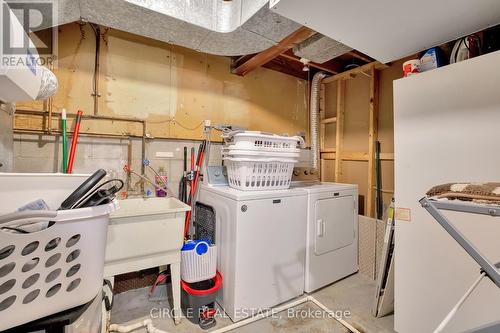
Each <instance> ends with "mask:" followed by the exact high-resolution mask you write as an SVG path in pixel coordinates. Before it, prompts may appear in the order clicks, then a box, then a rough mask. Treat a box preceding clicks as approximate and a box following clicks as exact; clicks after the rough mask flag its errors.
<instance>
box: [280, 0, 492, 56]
mask: <svg viewBox="0 0 500 333" xmlns="http://www.w3.org/2000/svg"><path fill="white" fill-rule="evenodd" d="M271 7H272V8H273V10H274V11H275V12H276V13H278V14H280V15H283V16H285V17H287V18H289V19H292V20H295V21H296V22H298V23H301V24H303V25H305V26H307V27H309V28H311V29H314V30H315V31H318V32H319V33H322V34H324V35H325V36H328V37H330V38H333V39H335V40H337V41H340V42H342V43H346V44H347V45H349V46H351V47H353V48H355V49H356V50H359V51H361V52H363V53H365V54H367V55H368V56H370V57H372V58H374V59H377V60H379V61H381V62H383V63H387V62H390V61H394V60H397V59H401V58H403V57H405V56H408V55H411V54H415V53H417V52H420V51H422V50H425V49H428V48H430V47H433V46H437V45H440V44H444V43H446V42H449V41H452V40H455V39H457V38H460V37H463V36H466V35H468V34H471V33H474V32H477V31H480V30H483V29H485V28H487V27H490V26H493V25H496V24H499V23H500V1H498V0H480V1H471V0H454V1H435V0H420V1H417V2H415V1H410V0H399V1H394V0H378V1H373V0H356V1H345V0H315V1H314V4H312V2H309V1H303V0H272V1H271Z"/></svg>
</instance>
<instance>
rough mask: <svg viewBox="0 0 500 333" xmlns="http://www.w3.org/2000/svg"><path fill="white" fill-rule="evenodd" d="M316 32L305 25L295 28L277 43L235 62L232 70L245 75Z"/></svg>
mask: <svg viewBox="0 0 500 333" xmlns="http://www.w3.org/2000/svg"><path fill="white" fill-rule="evenodd" d="M315 33H316V32H315V31H314V30H311V29H309V28H307V27H301V28H299V29H297V30H296V31H295V32H293V33H291V34H290V35H289V36H288V37H286V38H285V39H283V40H282V41H281V42H279V43H278V44H276V45H274V46H271V47H270V48H268V49H266V50H264V51H262V52H260V53H257V54H256V55H254V56H253V57H251V58H250V59H248V60H246V61H244V62H241V63H238V62H237V63H235V64H234V66H233V68H234V69H233V70H232V72H233V73H234V74H237V75H242V76H243V75H245V74H247V73H248V72H250V71H252V70H254V69H256V68H259V67H261V66H263V65H264V64H266V63H268V62H270V61H271V60H273V59H274V58H276V57H278V56H279V55H280V54H282V53H284V52H286V51H288V50H289V49H291V48H293V47H294V46H295V45H297V44H300V43H301V42H303V41H305V40H306V39H307V38H309V37H311V36H312V35H314V34H315Z"/></svg>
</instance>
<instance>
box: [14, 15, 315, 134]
mask: <svg viewBox="0 0 500 333" xmlns="http://www.w3.org/2000/svg"><path fill="white" fill-rule="evenodd" d="M94 52H95V38H94V34H93V31H92V30H91V28H90V26H89V25H83V26H80V25H79V24H77V23H71V24H68V25H64V26H61V27H60V29H59V49H58V57H59V62H58V68H56V69H54V72H55V74H56V76H57V77H58V80H59V90H58V93H57V95H56V96H55V97H54V102H53V105H54V111H60V110H61V109H62V108H66V109H67V111H68V112H70V113H75V112H76V110H77V109H82V110H83V111H84V112H85V113H86V114H92V113H93V98H92V96H91V94H92V77H93V70H94ZM100 62H101V71H100V72H101V75H100V93H101V97H100V98H99V114H101V115H107V116H122V117H123V116H126V117H137V118H140V119H145V120H147V131H148V133H149V134H151V135H152V136H154V137H162V138H167V137H168V138H183V139H200V138H202V122H203V120H205V119H210V120H211V121H212V123H213V124H221V123H223V124H233V125H238V126H242V127H246V128H248V129H252V130H262V131H270V132H275V133H288V134H290V135H292V134H296V133H297V132H299V131H302V132H307V127H308V126H307V118H308V116H307V94H306V93H307V82H306V81H304V80H300V79H297V78H294V77H292V76H288V75H285V74H282V73H279V72H275V71H271V70H268V69H264V68H261V69H257V70H255V71H254V72H252V73H250V74H248V75H247V76H245V77H239V76H236V75H233V74H231V73H230V59H229V58H227V57H220V56H212V55H207V54H204V53H200V52H197V51H195V50H189V49H185V48H182V47H178V46H174V45H169V44H166V43H162V42H157V41H154V40H151V39H147V38H143V37H139V36H136V35H132V34H129V33H125V32H121V31H117V30H112V29H110V30H107V31H106V30H103V37H102V43H101V56H100ZM18 108H23V109H35V110H42V109H43V108H44V106H43V103H39V102H37V103H19V104H18ZM42 125H43V124H42V123H41V121H40V120H39V119H38V120H34V119H32V118H30V117H26V116H18V117H16V127H18V128H19V127H21V128H41V127H42ZM54 126H55V127H57V126H58V123H57V119H54ZM82 131H91V132H105V133H112V134H135V135H140V134H141V132H140V131H141V127H140V126H138V124H126V123H120V122H114V123H111V122H108V123H106V122H103V121H91V120H85V121H84V122H83V123H82Z"/></svg>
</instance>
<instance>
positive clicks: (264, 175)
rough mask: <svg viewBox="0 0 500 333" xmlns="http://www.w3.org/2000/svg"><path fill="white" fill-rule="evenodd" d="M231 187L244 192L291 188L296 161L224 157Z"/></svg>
mask: <svg viewBox="0 0 500 333" xmlns="http://www.w3.org/2000/svg"><path fill="white" fill-rule="evenodd" d="M224 161H225V164H226V168H227V178H228V182H229V186H231V187H233V188H236V189H239V190H244V191H259V190H282V189H287V188H289V187H290V183H291V180H292V173H293V166H294V164H295V163H296V162H297V160H295V159H287V158H258V157H253V158H237V157H224Z"/></svg>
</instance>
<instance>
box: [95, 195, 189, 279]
mask: <svg viewBox="0 0 500 333" xmlns="http://www.w3.org/2000/svg"><path fill="white" fill-rule="evenodd" d="M119 203H120V209H119V210H118V211H116V212H114V213H113V214H111V215H110V217H109V226H108V238H107V244H106V256H105V265H104V266H105V267H104V275H105V276H114V275H117V274H123V273H127V272H132V271H137V270H141V269H146V268H150V267H156V266H159V265H165V264H169V263H170V262H177V261H180V249H181V247H182V245H183V240H184V221H185V214H186V212H187V211H189V210H190V207H189V206H188V205H186V204H184V203H183V202H181V201H180V200H178V199H176V198H173V197H167V198H133V199H125V200H120V201H119Z"/></svg>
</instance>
